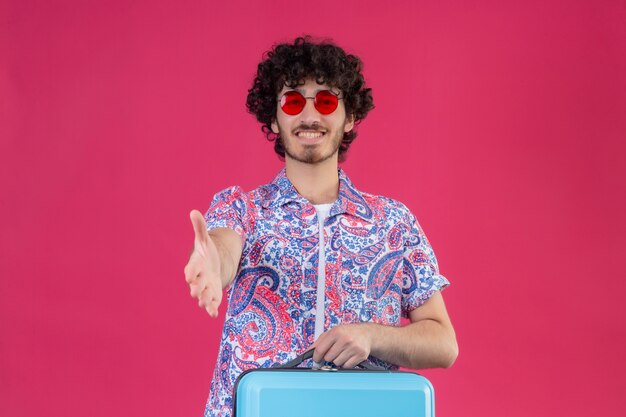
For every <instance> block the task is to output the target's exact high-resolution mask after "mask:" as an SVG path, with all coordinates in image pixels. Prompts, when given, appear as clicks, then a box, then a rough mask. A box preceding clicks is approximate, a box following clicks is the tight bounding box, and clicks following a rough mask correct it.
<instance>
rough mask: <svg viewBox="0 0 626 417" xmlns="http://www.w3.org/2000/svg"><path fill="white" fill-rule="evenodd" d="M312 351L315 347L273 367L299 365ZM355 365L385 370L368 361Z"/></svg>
mask: <svg viewBox="0 0 626 417" xmlns="http://www.w3.org/2000/svg"><path fill="white" fill-rule="evenodd" d="M313 352H315V349H309V350H307V351H306V352H304V353H303V354H302V355H300V356H297V357H296V358H295V359H292V360H290V361H289V362H287V363H285V364H283V365H277V366H275V368H281V369H287V368H295V367H296V366H298V365H300V364H301V363H302V362H304V361H305V360H307V359H311V358H312V357H313ZM357 367H359V368H362V369H365V370H367V371H386V370H387V369H385V368H383V367H381V366H376V365H372V364H371V363H369V362H368V361H363V362H361V363H360V364H358V365H357Z"/></svg>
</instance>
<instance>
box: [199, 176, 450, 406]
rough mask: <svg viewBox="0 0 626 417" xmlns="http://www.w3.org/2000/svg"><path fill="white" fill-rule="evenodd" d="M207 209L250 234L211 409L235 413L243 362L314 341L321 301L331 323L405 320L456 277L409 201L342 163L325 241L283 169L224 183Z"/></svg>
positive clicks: (298, 349) (216, 222) (209, 216)
mask: <svg viewBox="0 0 626 417" xmlns="http://www.w3.org/2000/svg"><path fill="white" fill-rule="evenodd" d="M205 218H206V220H207V225H208V229H214V228H218V227H228V228H231V229H233V230H235V231H236V232H237V233H238V234H239V235H240V236H241V238H242V241H243V253H242V256H241V262H240V265H239V269H238V272H237V275H236V277H235V279H234V280H233V283H232V284H231V286H230V287H229V288H228V290H227V299H228V308H227V311H226V318H225V322H224V330H223V333H222V339H221V345H220V351H219V355H218V359H217V364H216V366H215V371H214V374H213V380H212V382H211V388H210V394H209V399H208V401H207V405H206V409H205V414H204V415H205V417H207V416H227V417H228V416H230V415H231V409H232V394H233V386H234V383H235V380H236V379H237V377H238V376H239V374H241V372H243V371H245V370H247V369H251V368H259V367H271V366H272V365H274V364H276V363H284V362H287V361H289V360H291V359H293V358H295V357H296V356H297V355H299V354H301V353H303V352H304V351H306V350H307V348H308V347H309V346H310V345H311V344H312V343H313V342H314V333H315V313H316V310H317V309H318V308H323V309H324V318H325V322H324V330H328V329H330V328H332V327H333V326H336V325H338V324H342V323H354V322H374V323H380V324H384V325H389V326H399V325H400V318H401V317H407V315H408V313H409V312H410V311H411V310H413V309H415V308H417V307H419V306H420V305H422V304H423V303H424V302H425V301H426V300H427V299H428V298H430V296H431V295H432V294H433V293H434V292H435V291H439V290H441V289H443V288H444V287H446V286H447V285H449V282H448V280H447V279H446V278H445V277H443V276H442V275H440V274H439V268H438V266H437V260H436V258H435V254H434V253H433V250H432V248H431V246H430V244H429V243H428V240H427V239H426V236H425V235H424V233H423V232H422V229H421V228H420V226H419V224H418V222H417V220H416V219H415V217H414V216H413V215H412V214H411V212H410V211H409V210H408V209H407V208H406V206H404V205H403V204H402V203H399V202H397V201H394V200H391V199H389V198H385V197H380V196H374V195H370V194H367V193H361V192H359V191H358V190H357V189H356V188H355V187H354V186H353V185H352V183H351V182H350V180H349V179H348V177H347V176H346V174H345V173H344V172H343V170H341V169H340V170H339V196H338V199H337V201H335V203H334V204H333V206H332V207H331V210H330V214H329V216H328V218H327V219H326V221H325V222H324V247H323V248H320V247H319V245H318V243H319V226H318V220H317V214H316V211H315V208H314V207H313V205H311V203H309V202H308V201H307V200H306V199H305V198H304V197H302V196H301V195H299V194H298V192H297V191H296V189H295V188H294V186H293V185H292V184H291V182H290V181H289V179H288V178H287V176H286V175H285V169H283V170H282V171H281V172H280V173H279V174H278V175H277V176H276V178H275V179H274V180H273V181H272V182H271V183H269V184H266V185H262V186H260V187H259V188H257V189H255V190H253V191H251V192H244V191H243V190H242V189H241V188H240V187H231V188H228V189H226V190H223V191H221V192H219V193H217V194H216V195H215V197H214V199H213V202H212V204H211V207H210V209H209V211H208V212H207V213H206V216H205ZM320 250H323V251H324V253H325V255H326V271H325V272H326V290H325V304H324V306H317V305H316V291H317V277H318V274H317V265H318V256H319V252H320ZM370 360H372V361H373V362H375V363H376V364H378V365H383V366H385V367H387V368H390V369H392V368H396V367H395V366H393V365H391V364H387V363H383V362H381V361H378V360H376V359H374V358H370Z"/></svg>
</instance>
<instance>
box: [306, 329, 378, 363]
mask: <svg viewBox="0 0 626 417" xmlns="http://www.w3.org/2000/svg"><path fill="white" fill-rule="evenodd" d="M364 331H365V330H364V329H363V328H362V327H359V326H354V325H340V326H337V327H334V328H333V329H331V330H329V331H327V332H325V333H322V334H321V335H320V337H319V338H318V339H317V340H316V341H315V343H314V344H313V345H312V347H313V348H314V349H315V352H314V353H313V360H314V361H315V362H318V363H319V362H322V361H327V362H333V363H334V364H335V365H337V366H340V367H343V368H354V367H355V366H356V365H358V364H359V363H361V362H363V361H364V360H366V359H367V357H368V356H369V351H370V344H369V343H370V342H369V341H368V338H367V337H365V336H364V333H363V332H364Z"/></svg>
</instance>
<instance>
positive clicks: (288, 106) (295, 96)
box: [280, 91, 306, 116]
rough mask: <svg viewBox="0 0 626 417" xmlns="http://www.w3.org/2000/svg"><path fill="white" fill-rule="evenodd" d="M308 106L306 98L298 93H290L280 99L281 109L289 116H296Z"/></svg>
mask: <svg viewBox="0 0 626 417" xmlns="http://www.w3.org/2000/svg"><path fill="white" fill-rule="evenodd" d="M305 104H306V99H305V98H304V96H303V95H302V94H300V93H298V92H297V91H288V92H286V93H285V94H284V95H283V97H282V98H281V99H280V108H281V109H283V111H284V112H285V113H287V114H289V115H292V116H293V115H296V114H298V113H300V112H301V111H302V109H303V108H304V106H305Z"/></svg>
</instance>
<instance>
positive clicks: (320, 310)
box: [314, 203, 333, 340]
mask: <svg viewBox="0 0 626 417" xmlns="http://www.w3.org/2000/svg"><path fill="white" fill-rule="evenodd" d="M332 205H333V204H332V203H329V204H314V207H315V210H316V211H317V221H318V225H319V229H320V244H319V248H320V253H319V259H318V262H317V297H316V303H315V305H316V309H315V340H317V338H318V337H319V336H320V335H321V334H322V333H324V304H325V303H326V300H325V296H324V292H325V290H326V274H325V272H326V255H325V251H324V220H326V218H327V217H328V214H329V213H330V208H331V207H332Z"/></svg>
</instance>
